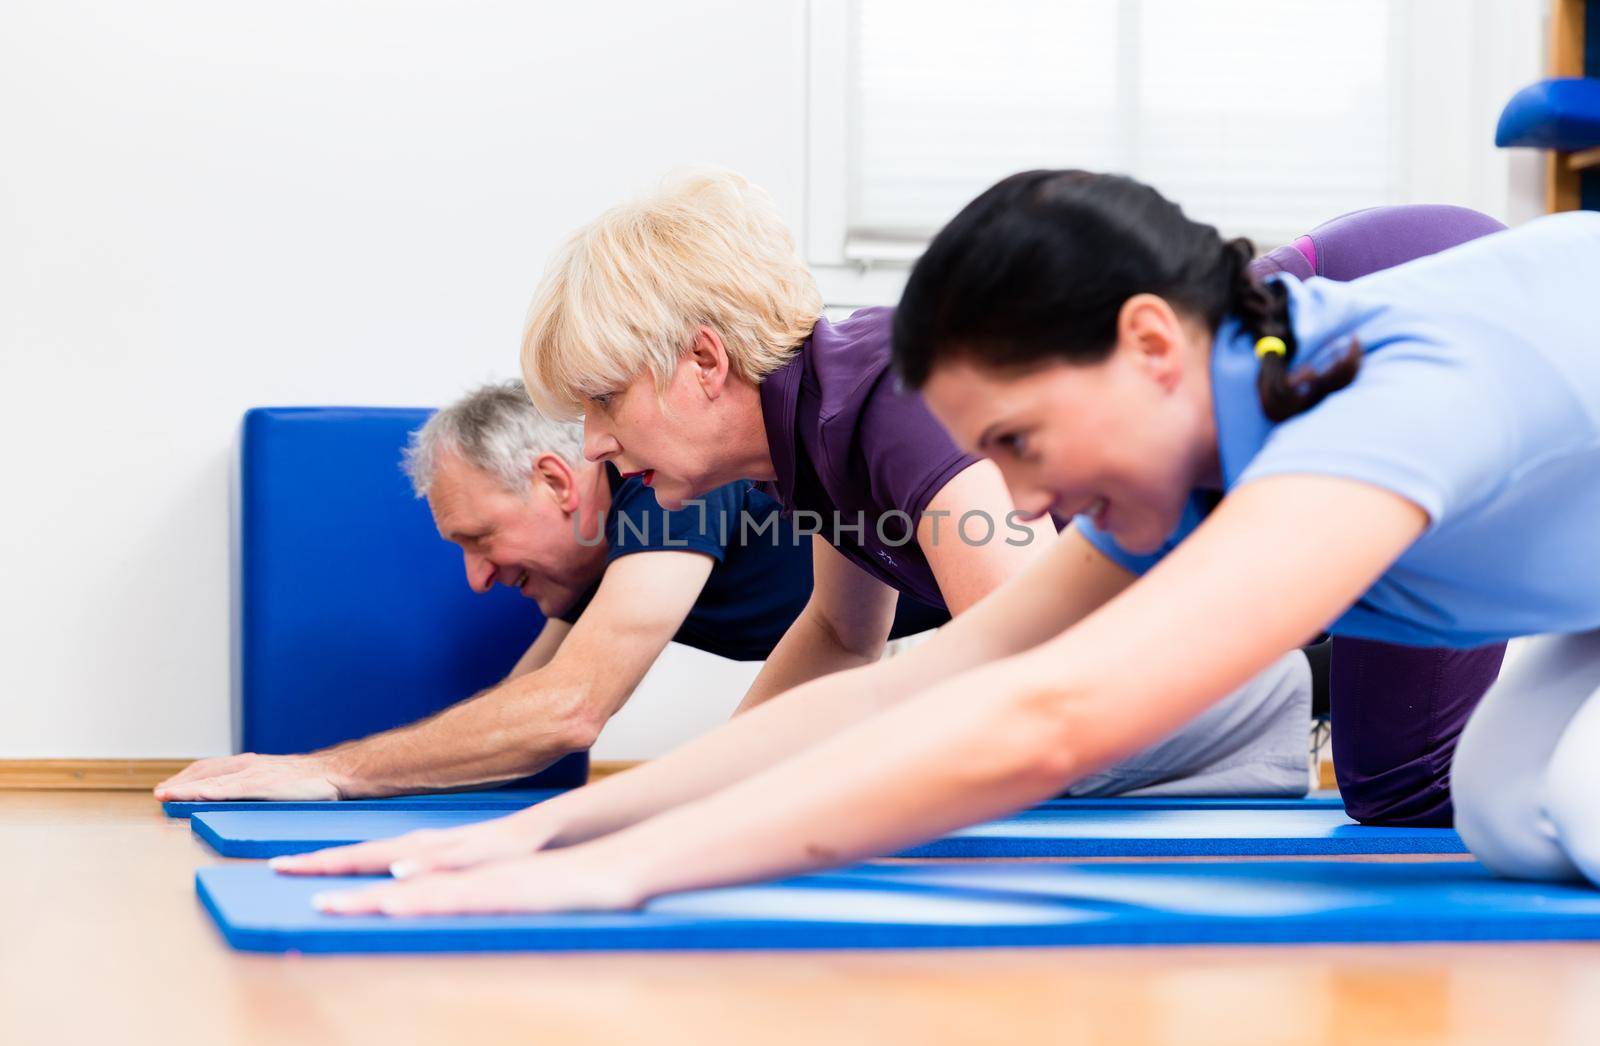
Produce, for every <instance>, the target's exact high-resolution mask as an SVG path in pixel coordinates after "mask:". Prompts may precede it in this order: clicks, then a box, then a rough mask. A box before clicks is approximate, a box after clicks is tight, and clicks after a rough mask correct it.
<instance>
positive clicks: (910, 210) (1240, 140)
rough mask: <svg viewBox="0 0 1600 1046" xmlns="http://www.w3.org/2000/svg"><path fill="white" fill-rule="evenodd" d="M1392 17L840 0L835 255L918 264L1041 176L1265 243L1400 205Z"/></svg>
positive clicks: (1284, 0)
mask: <svg viewBox="0 0 1600 1046" xmlns="http://www.w3.org/2000/svg"><path fill="white" fill-rule="evenodd" d="M1390 7H1391V4H1390V0H1338V2H1330V0H1207V2H1204V3H1201V2H1196V0H1055V2H1050V0H987V2H985V3H982V4H975V3H971V2H970V0H968V2H962V0H854V2H853V3H852V5H851V18H852V26H851V30H852V31H851V37H852V46H853V53H852V55H851V62H850V74H849V75H850V78H851V84H850V91H851V101H852V104H851V116H850V119H851V124H852V126H851V128H850V149H849V153H850V157H849V165H850V166H849V177H848V186H849V201H848V206H847V208H846V222H847V229H846V230H845V251H846V256H847V257H849V258H853V259H857V260H863V261H871V260H891V261H892V260H896V259H909V258H912V257H915V255H916V254H917V253H919V252H920V250H921V246H922V245H923V244H924V243H925V242H926V240H927V238H928V237H929V236H931V235H932V233H933V232H935V231H936V230H937V229H938V228H939V227H940V226H941V225H942V224H944V222H945V221H947V220H948V219H949V218H950V217H951V216H952V215H953V214H954V213H955V212H956V211H957V210H959V209H960V207H961V206H962V205H964V204H965V203H966V202H967V201H968V200H970V199H971V198H972V197H973V196H975V195H977V194H978V193H979V192H981V191H982V190H983V189H984V188H986V187H987V186H989V185H990V184H992V183H993V182H995V181H996V180H998V179H999V178H1001V177H1004V176H1005V175H1007V174H1010V173H1013V172H1015V171H1020V170H1025V169H1028V168H1035V167H1082V168H1088V169H1091V170H1111V171H1120V172H1125V173H1129V174H1132V175H1134V176H1136V177H1138V178H1141V179H1143V180H1145V181H1147V182H1150V183H1152V184H1153V185H1155V186H1156V187H1157V188H1158V189H1160V190H1161V191H1162V192H1163V193H1165V194H1166V195H1168V196H1169V197H1171V198H1173V199H1175V200H1177V201H1178V202H1179V203H1180V204H1182V205H1183V206H1184V208H1185V209H1186V210H1187V211H1188V212H1189V213H1190V214H1191V215H1192V216H1194V217H1196V218H1199V219H1201V220H1204V221H1207V222H1211V223H1213V224H1216V225H1218V226H1219V227H1220V228H1221V229H1222V230H1223V231H1224V233H1226V234H1227V235H1246V236H1250V237H1252V238H1254V239H1255V240H1257V242H1258V243H1259V244H1260V245H1262V246H1272V245H1276V244H1277V243H1281V242H1283V241H1285V240H1288V239H1290V238H1292V237H1293V236H1295V235H1297V234H1299V233H1301V232H1304V231H1305V230H1306V229H1308V228H1310V227H1312V226H1313V225H1315V224H1317V223H1318V222H1321V221H1324V220H1326V219H1328V218H1330V217H1333V216H1334V215H1337V214H1341V213H1344V212H1346V211H1351V210H1356V209H1358V208H1361V207H1368V206H1373V205H1376V204H1382V203H1387V202H1395V201H1397V200H1398V199H1399V198H1400V196H1401V195H1402V185H1403V181H1404V179H1403V178H1402V177H1401V172H1400V171H1399V166H1400V164H1401V162H1402V160H1403V156H1404V150H1402V149H1401V148H1399V147H1398V146H1397V143H1398V142H1399V141H1400V135H1402V134H1403V131H1404V129H1403V128H1402V127H1401V126H1400V121H1401V117H1402V115H1403V114H1404V112H1405V107H1404V101H1403V98H1400V97H1398V96H1399V95H1400V94H1401V92H1403V90H1404V88H1405V86H1406V79H1405V77H1404V76H1403V75H1401V73H1402V71H1401V70H1400V69H1399V62H1398V58H1397V56H1398V55H1400V54H1401V53H1402V50H1403V49H1402V48H1401V47H1399V46H1398V45H1397V41H1396V34H1397V32H1398V30H1397V26H1398V25H1399V24H1400V21H1401V20H1400V19H1397V18H1395V17H1394V16H1393V13H1392V12H1391V10H1390Z"/></svg>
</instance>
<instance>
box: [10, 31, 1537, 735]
mask: <svg viewBox="0 0 1600 1046" xmlns="http://www.w3.org/2000/svg"><path fill="white" fill-rule="evenodd" d="M1428 2H1430V3H1434V4H1435V5H1436V6H1437V5H1439V4H1441V3H1445V0H1428ZM1451 2H1453V0H1451ZM1473 2H1474V3H1476V4H1478V5H1480V6H1481V7H1484V8H1486V9H1487V10H1490V11H1491V12H1493V13H1494V17H1495V18H1499V19H1500V20H1501V23H1503V24H1500V23H1497V25H1500V28H1497V29H1496V30H1495V31H1493V32H1477V33H1475V34H1473V36H1472V38H1471V39H1470V40H1465V41H1460V42H1458V43H1459V46H1460V47H1461V48H1462V51H1461V53H1462V54H1464V55H1467V56H1469V60H1471V61H1473V62H1477V63H1482V67H1483V69H1484V70H1485V84H1486V87H1485V89H1484V93H1483V99H1482V100H1481V101H1480V102H1475V105H1476V106H1477V108H1479V109H1480V110H1483V111H1489V110H1492V109H1495V108H1497V106H1498V101H1497V99H1498V97H1499V93H1500V92H1501V90H1502V89H1504V93H1506V94H1509V87H1507V85H1515V84H1517V83H1520V82H1522V81H1523V80H1524V79H1529V78H1531V77H1532V76H1533V75H1534V74H1535V72H1536V71H1537V67H1538V59H1537V56H1536V55H1535V54H1533V53H1532V49H1534V48H1536V47H1537V44H1538V40H1539V34H1540V30H1539V29H1538V28H1537V26H1535V25H1533V24H1532V23H1531V22H1530V19H1531V18H1532V15H1531V13H1530V9H1531V8H1532V7H1533V6H1534V5H1532V4H1528V5H1526V6H1523V5H1521V4H1513V3H1510V2H1509V0H1473ZM1518 8H1520V10H1516V11H1515V14H1514V15H1513V14H1508V13H1507V12H1512V11H1513V10H1514V9H1518ZM805 10H806V0H760V2H742V3H741V2H736V0H693V2H692V3H678V4H672V3H660V2H648V0H608V2H604V3H600V2H596V3H590V4H540V3H528V2H525V0H524V2H492V3H491V2H479V0H468V2H458V3H445V2H443V0H427V2H424V0H381V2H380V0H321V2H317V3H311V2H307V0H284V2H279V3H273V4H246V3H243V2H242V0H144V2H141V3H138V4H119V3H115V2H113V0H101V2H98V3H90V2H82V0H78V2H73V0H7V2H6V3H5V4H4V5H0V150H3V153H4V155H3V158H0V448H5V449H4V450H3V451H0V454H3V455H4V458H3V460H4V466H5V471H4V476H3V487H0V490H3V491H4V506H3V510H0V758H7V757H10V758H21V757H47V756H62V757H85V758H88V757H119V756H120V757H162V756H187V755H198V754H205V753H212V752H219V751H223V750H225V748H226V747H227V744H228V739H229V723H228V708H229V702H228V680H229V673H228V664H227V657H228V608H229V597H228V563H227V509H226V504H227V474H228V460H229V454H230V452H231V446H232V438H233V432H234V428H235V425H236V423H237V420H238V418H239V415H240V413H241V412H242V411H243V410H244V409H245V408H246V407H249V406H252V405H257V404H265V403H276V404H310V403H339V402H342V403H363V404H420V403H436V402H440V401H442V400H444V399H446V398H448V397H450V396H451V395H453V394H454V393H456V392H458V391H459V390H461V389H463V388H464V387H465V386H467V385H469V384H472V383H474V382H477V381H479V380H482V379H485V378H488V377H494V376H509V375H512V374H514V373H515V347H516V343H517V335H518V333H519V328H520V323H521V319H522V311H523V308H524V306H525V304H526V301H527V298H528V295H529V293H530V291H531V289H532V286H533V283H534V280H535V278H536V276H537V274H538V273H539V271H540V270H541V268H542V266H543V263H544V260H545V258H546V257H547V255H548V254H549V252H550V250H551V249H552V247H553V246H554V244H555V243H556V241H557V240H558V239H559V237H560V236H562V235H563V234H564V233H566V232H567V231H568V230H570V229H571V228H573V227H575V226H576V225H578V224H580V223H581V222H582V221H584V220H585V219H586V218H588V217H590V216H592V215H593V214H594V213H596V212H597V211H599V210H600V209H602V208H604V207H605V206H607V205H609V204H611V203H614V202H615V201H616V200H618V199H619V198H621V197H623V196H625V195H628V194H630V193H632V192H635V191H638V190H639V189H642V188H645V187H647V186H648V185H650V184H651V183H653V182H654V181H655V180H656V179H657V178H658V177H659V175H660V174H661V173H662V172H664V171H666V170H668V169H670V168H672V167H675V166H679V165H682V164H687V163H704V162H711V163H719V164H724V165H727V166H730V167H734V168H736V169H739V170H742V171H744V172H745V173H747V174H749V175H750V176H751V177H753V178H754V179H755V180H757V181H758V182H760V183H762V184H764V185H765V186H766V187H767V188H768V189H769V190H770V191H771V192H772V193H773V194H774V196H775V197H776V198H777V200H778V201H779V203H780V205H781V206H782V207H783V208H784V210H785V212H786V214H787V215H788V217H789V218H790V219H791V220H792V221H793V222H794V223H795V225H796V227H797V228H798V227H801V219H802V218H803V214H802V210H803V205H804V200H805V192H804V190H805V186H804V184H803V172H804V168H805V163H804V161H805V149H806V141H805V139H806V127H805V117H806V107H805V84H804V74H805V50H804V48H805V43H804V41H805V33H804V28H805ZM1441 17H1443V18H1444V19H1445V20H1446V21H1448V17H1449V16H1448V12H1446V11H1443V10H1442V9H1441ZM1502 30H1503V31H1502ZM1524 73H1526V75H1524ZM1491 118H1492V114H1491ZM1419 162H1420V160H1419ZM1519 162H1520V163H1521V164H1522V166H1521V168H1518V167H1517V164H1516V163H1510V162H1503V163H1501V164H1500V166H1497V167H1494V168H1493V169H1492V170H1491V172H1490V173H1489V174H1488V175H1473V176H1472V177H1473V180H1472V181H1470V183H1461V184H1457V183H1452V182H1447V181H1445V180H1441V181H1440V182H1439V183H1437V184H1436V185H1434V184H1431V183H1430V184H1423V185H1420V186H1419V187H1416V191H1417V195H1418V198H1431V199H1440V200H1450V201H1453V202H1462V203H1470V204H1474V205H1477V206H1482V207H1485V209H1489V210H1491V211H1493V212H1495V213H1499V214H1502V215H1504V216H1506V217H1510V218H1513V219H1516V218H1521V217H1526V216H1527V214H1528V213H1531V211H1532V210H1536V209H1537V206H1538V204H1537V192H1538V184H1537V180H1536V178H1535V180H1534V181H1532V182H1529V181H1528V176H1527V173H1526V171H1527V170H1528V169H1531V168H1530V167H1529V163H1530V162H1531V161H1526V160H1524V161H1519ZM1436 166H1437V167H1438V169H1439V170H1440V171H1441V172H1444V173H1441V175H1440V178H1441V179H1447V177H1458V176H1459V172H1460V170H1461V168H1460V167H1459V165H1457V164H1455V163H1454V162H1448V163H1439V164H1436ZM1518 170H1522V171H1523V173H1522V174H1520V175H1519V174H1517V173H1516V172H1517V171H1518ZM1450 172H1456V174H1450ZM1435 190H1437V191H1435ZM822 275H823V278H824V281H825V286H833V285H838V286H840V287H841V288H843V289H841V290H839V291H830V293H831V294H832V295H833V298H834V300H841V301H842V300H846V299H847V298H850V296H851V295H855V294H859V293H860V285H858V283H852V282H848V281H846V282H839V281H840V278H841V276H842V275H849V274H841V273H824V274H822ZM897 283H898V280H897V279H896V280H891V281H888V282H886V283H885V282H880V283H878V284H875V286H877V287H878V290H877V291H875V292H874V294H873V295H871V296H870V297H882V296H884V295H892V294H893V293H894V285H896V284H897ZM851 300H865V299H860V298H854V299H851ZM750 671H751V668H750V666H740V665H733V664H731V663H728V662H720V661H717V660H716V659H711V658H709V657H707V656H705V655H698V654H695V653H693V652H690V651H682V650H674V651H673V653H672V655H671V657H670V658H669V659H668V660H667V661H666V662H665V663H664V664H663V665H662V666H660V667H659V669H658V670H657V671H656V672H654V673H653V674H652V677H651V681H650V684H649V685H648V686H647V687H646V689H645V691H644V692H643V693H641V694H640V696H639V697H638V698H637V699H636V702H635V704H634V706H631V707H630V709H629V710H628V711H627V712H626V713H625V715H624V717H623V718H620V719H619V720H618V721H617V723H616V725H615V727H614V728H613V729H612V730H611V731H609V732H608V734H607V736H606V737H605V738H604V739H603V741H602V746H601V748H600V749H599V753H598V754H600V755H601V756H602V757H612V758H619V757H621V758H625V757H633V756H640V755H646V754H649V753H650V752H651V751H654V750H657V749H659V747H660V746H661V745H663V744H665V743H667V741H669V740H670V739H671V738H672V737H676V736H681V735H682V734H683V733H684V732H685V731H687V730H690V729H693V728H696V727H697V726H699V725H702V724H707V723H710V722H712V721H715V719H716V718H717V717H719V716H720V715H722V714H723V713H724V712H725V711H726V709H727V708H728V707H731V704H732V702H733V701H734V700H736V698H737V692H738V690H739V689H740V687H741V685H742V683H743V682H744V681H745V680H746V679H748V676H749V672H750ZM685 693H687V694H689V695H690V696H688V697H683V696H682V695H684V694H685Z"/></svg>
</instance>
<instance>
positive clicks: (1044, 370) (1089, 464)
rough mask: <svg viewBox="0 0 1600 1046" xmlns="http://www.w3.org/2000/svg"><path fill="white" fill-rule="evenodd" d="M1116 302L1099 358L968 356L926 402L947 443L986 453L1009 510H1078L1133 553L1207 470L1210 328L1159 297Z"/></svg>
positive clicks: (1154, 544) (1210, 463)
mask: <svg viewBox="0 0 1600 1046" xmlns="http://www.w3.org/2000/svg"><path fill="white" fill-rule="evenodd" d="M1140 297H1141V298H1147V299H1150V300H1151V301H1153V302H1156V303H1159V308H1152V309H1151V310H1149V311H1148V313H1147V314H1146V315H1142V316H1141V315H1132V314H1130V311H1129V310H1130V308H1133V309H1134V310H1135V311H1137V308H1138V299H1133V300H1131V301H1130V302H1129V306H1125V307H1124V315H1123V322H1122V324H1121V328H1122V337H1121V338H1120V339H1119V341H1118V344H1117V347H1116V349H1115V350H1114V351H1113V352H1112V354H1111V355H1110V356H1109V357H1108V358H1107V359H1105V360H1104V361H1102V362H1100V363H1095V364H1069V363H1050V364H1046V365H1044V366H1042V367H1038V368H1035V369H1031V370H1027V371H1024V372H1002V371H997V370H995V369H993V368H990V367H986V366H984V365H983V364H982V363H981V362H976V361H974V360H972V359H970V358H958V359H956V360H954V361H952V362H950V363H946V364H943V365H941V366H939V367H937V368H936V369H935V370H934V372H933V374H932V376H931V377H930V378H929V380H928V382H927V384H926V386H924V388H923V390H922V394H923V397H924V399H926V401H927V403H928V406H929V407H930V409H932V411H933V413H934V415H935V416H936V417H938V419H939V420H940V422H942V423H943V424H944V426H945V427H946V428H947V429H949V430H950V432H951V434H952V435H953V436H954V437H955V439H956V442H957V443H959V444H960V445H961V446H962V447H964V448H965V449H967V450H969V451H970V452H972V453H974V454H979V455H982V456H984V457H987V458H990V459H992V460H993V461H994V462H995V464H996V465H998V466H999V467H1000V471H1001V472H1002V473H1003V474H1004V475H1005V478H1006V485H1007V486H1008V487H1009V488H1010V490H1011V497H1012V500H1013V501H1014V502H1015V503H1016V505H1017V508H1018V509H1019V510H1020V511H1022V512H1024V513H1026V514H1028V515H1030V516H1039V515H1043V514H1045V513H1050V514H1051V515H1054V516H1056V517H1057V518H1058V519H1066V518H1068V517H1071V516H1080V515H1081V516H1086V517H1088V518H1090V519H1091V520H1092V521H1093V522H1094V523H1095V525H1096V526H1098V527H1099V528H1101V529H1102V530H1105V531H1107V532H1109V533H1110V534H1111V535H1112V536H1113V537H1115V538H1116V540H1117V543H1118V544H1120V545H1121V546H1123V547H1124V548H1126V549H1127V550H1128V551H1130V552H1153V551H1156V550H1157V549H1159V548H1160V547H1161V544H1162V542H1163V541H1165V540H1166V538H1167V537H1168V536H1169V535H1170V534H1171V533H1172V532H1173V531H1174V530H1175V529H1176V528H1177V525H1178V522H1179V520H1180V518H1181V517H1182V514H1183V510H1184V507H1185V505H1186V504H1187V501H1188V497H1189V494H1190V492H1191V491H1192V490H1193V489H1194V488H1195V487H1196V486H1197V485H1201V484H1204V483H1205V482H1207V481H1208V479H1209V478H1210V477H1211V476H1212V474H1214V472H1215V461H1216V428H1215V422H1214V421H1213V419H1212V414H1211V390H1210V380H1209V373H1208V367H1207V361H1208V359H1209V349H1210V336H1209V333H1208V332H1207V331H1206V330H1205V329H1204V327H1202V326H1199V325H1196V324H1189V323H1186V322H1184V321H1182V320H1181V319H1180V318H1178V317H1176V316H1175V315H1173V313H1172V311H1171V309H1170V308H1169V307H1167V306H1166V303H1165V302H1162V301H1161V299H1159V298H1154V296H1151V295H1142V296H1140Z"/></svg>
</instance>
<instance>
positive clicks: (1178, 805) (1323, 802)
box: [161, 788, 1344, 817]
mask: <svg viewBox="0 0 1600 1046" xmlns="http://www.w3.org/2000/svg"><path fill="white" fill-rule="evenodd" d="M556 794H558V793H557V792H556V791H553V790H541V789H536V788H499V789H494V790H492V791H483V792H437V793H428V794H424V795H396V796H390V797H389V798H387V799H342V800H339V801H337V802H309V801H304V802H301V801H296V802H283V801H264V800H259V799H231V800H222V801H216V802H172V803H162V804H161V809H163V810H165V811H166V814H167V816H168V817H190V816H193V815H194V814H208V813H216V812H218V811H222V810H334V809H337V810H503V811H505V812H507V813H509V812H511V811H514V810H521V809H524V808H525V807H529V806H532V805H533V804H534V803H538V802H543V801H544V800H546V799H548V798H550V797H551V796H553V795H556ZM1041 805H1043V806H1047V807H1061V808H1063V809H1074V810H1125V809H1126V810H1302V809H1303V810H1342V809H1343V808H1344V800H1342V799H1340V798H1339V793H1337V792H1313V793H1312V794H1310V795H1308V796H1305V797H1303V798H1300V799H1274V798H1250V797H1241V796H1179V797H1174V798H1149V799H1146V798H1132V797H1128V796H1107V797H1105V798H1091V799H1051V800H1048V801H1047V802H1045V803H1043V804H1041Z"/></svg>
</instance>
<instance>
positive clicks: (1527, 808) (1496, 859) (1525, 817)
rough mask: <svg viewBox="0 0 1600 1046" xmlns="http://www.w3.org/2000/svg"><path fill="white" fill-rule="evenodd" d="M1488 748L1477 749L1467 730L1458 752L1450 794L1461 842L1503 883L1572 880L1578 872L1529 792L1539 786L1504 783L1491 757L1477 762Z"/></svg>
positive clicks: (1502, 775) (1501, 773) (1505, 779)
mask: <svg viewBox="0 0 1600 1046" xmlns="http://www.w3.org/2000/svg"><path fill="white" fill-rule="evenodd" d="M1487 749H1488V746H1487V745H1486V746H1485V752H1483V753H1480V752H1479V751H1478V746H1477V745H1475V744H1473V743H1472V736H1471V731H1468V732H1467V733H1466V734H1464V735H1463V736H1462V743H1461V745H1460V746H1459V747H1458V748H1457V749H1456V758H1455V765H1454V766H1453V768H1452V770H1451V777H1450V792H1451V799H1452V802H1453V804H1454V806H1455V814H1456V817H1455V827H1456V831H1457V832H1458V833H1459V834H1460V835H1461V841H1462V842H1464V843H1466V845H1467V849H1468V850H1470V851H1472V856H1474V857H1476V858H1477V859H1478V860H1479V861H1480V862H1482V863H1483V865H1484V866H1485V867H1487V868H1488V869H1489V870H1490V871H1491V872H1494V873H1495V874H1496V875H1499V876H1504V877H1505V878H1507V879H1538V880H1560V879H1572V878H1576V877H1577V871H1576V869H1575V868H1574V867H1573V865H1572V862H1570V861H1569V860H1568V859H1567V857H1566V855H1565V854H1564V853H1563V852H1562V849H1561V847H1560V846H1559V845H1557V844H1556V842H1555V840H1554V839H1553V838H1552V832H1551V831H1550V826H1549V824H1548V823H1547V822H1546V821H1545V820H1544V818H1543V816H1542V815H1541V814H1540V813H1539V809H1540V806H1539V803H1538V802H1537V800H1536V799H1535V798H1534V797H1533V796H1532V795H1530V794H1529V790H1530V789H1531V788H1539V785H1538V784H1536V783H1535V782H1517V781H1512V780H1507V778H1506V775H1505V774H1504V772H1503V768H1497V767H1496V765H1495V761H1494V760H1493V759H1492V758H1488V757H1484V758H1480V755H1484V756H1488V755H1489V754H1490V753H1489V752H1488V751H1487ZM1497 771H1499V772H1497ZM1541 790H1542V789H1541Z"/></svg>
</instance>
